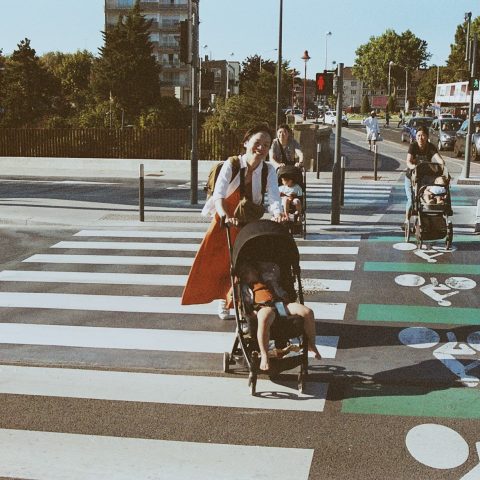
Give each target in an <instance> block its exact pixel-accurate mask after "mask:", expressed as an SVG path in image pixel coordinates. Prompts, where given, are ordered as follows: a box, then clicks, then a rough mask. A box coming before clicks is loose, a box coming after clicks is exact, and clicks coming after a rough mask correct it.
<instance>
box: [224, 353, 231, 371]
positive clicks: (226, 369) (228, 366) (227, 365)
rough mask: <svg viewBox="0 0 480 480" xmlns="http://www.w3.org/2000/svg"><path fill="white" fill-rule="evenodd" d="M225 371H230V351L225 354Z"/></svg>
mask: <svg viewBox="0 0 480 480" xmlns="http://www.w3.org/2000/svg"><path fill="white" fill-rule="evenodd" d="M223 371H224V372H225V373H229V372H230V354H229V353H228V352H225V353H224V354H223Z"/></svg>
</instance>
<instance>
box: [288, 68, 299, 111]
mask: <svg viewBox="0 0 480 480" xmlns="http://www.w3.org/2000/svg"><path fill="white" fill-rule="evenodd" d="M290 73H291V74H292V115H293V110H294V108H295V107H294V105H293V103H294V101H295V77H296V76H297V75H298V74H299V73H300V72H299V71H297V70H295V68H294V69H293V70H291V72H290Z"/></svg>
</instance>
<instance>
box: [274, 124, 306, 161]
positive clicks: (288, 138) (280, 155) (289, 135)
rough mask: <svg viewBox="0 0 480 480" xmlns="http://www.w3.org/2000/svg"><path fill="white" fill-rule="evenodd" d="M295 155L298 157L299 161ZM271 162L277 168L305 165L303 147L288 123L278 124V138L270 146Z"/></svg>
mask: <svg viewBox="0 0 480 480" xmlns="http://www.w3.org/2000/svg"><path fill="white" fill-rule="evenodd" d="M295 157H297V158H298V161H296V159H295ZM270 163H272V165H273V166H274V167H275V168H276V169H277V168H279V167H283V166H285V165H295V166H296V167H302V166H303V152H302V148H301V147H300V144H299V143H298V142H297V141H296V140H295V139H294V138H293V132H292V129H291V128H290V127H289V126H288V125H287V124H286V123H284V124H282V125H279V126H278V129H277V138H276V139H275V140H274V141H273V142H272V146H271V148H270Z"/></svg>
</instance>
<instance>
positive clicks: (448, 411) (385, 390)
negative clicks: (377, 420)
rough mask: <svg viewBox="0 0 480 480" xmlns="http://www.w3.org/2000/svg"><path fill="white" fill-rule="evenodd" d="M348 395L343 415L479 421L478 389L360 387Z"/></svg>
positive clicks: (343, 404) (356, 387)
mask: <svg viewBox="0 0 480 480" xmlns="http://www.w3.org/2000/svg"><path fill="white" fill-rule="evenodd" d="M347 394H348V395H349V397H350V398H346V399H345V400H343V402H342V413H355V414H365V415H399V416H404V417H439V418H465V419H477V420H480V408H478V405H480V391H479V390H478V389H475V388H468V389H467V388H458V387H454V388H448V389H445V387H442V386H439V387H438V389H437V390H435V387H434V386H428V387H412V386H398V385H381V386H380V387H379V386H378V385H361V386H352V389H351V391H349V392H347Z"/></svg>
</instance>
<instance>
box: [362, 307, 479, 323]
mask: <svg viewBox="0 0 480 480" xmlns="http://www.w3.org/2000/svg"><path fill="white" fill-rule="evenodd" d="M357 320H358V321H363V322H398V323H438V324H452V325H478V324H480V309H478V308H459V307H450V308H442V307H423V306H414V305H378V304H360V305H359V306H358V312H357Z"/></svg>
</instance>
